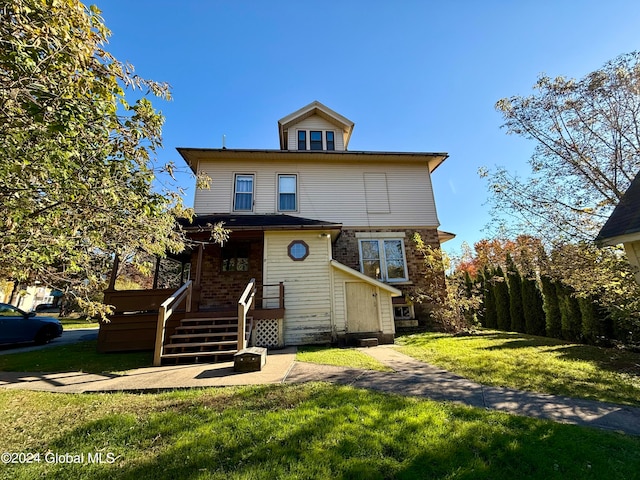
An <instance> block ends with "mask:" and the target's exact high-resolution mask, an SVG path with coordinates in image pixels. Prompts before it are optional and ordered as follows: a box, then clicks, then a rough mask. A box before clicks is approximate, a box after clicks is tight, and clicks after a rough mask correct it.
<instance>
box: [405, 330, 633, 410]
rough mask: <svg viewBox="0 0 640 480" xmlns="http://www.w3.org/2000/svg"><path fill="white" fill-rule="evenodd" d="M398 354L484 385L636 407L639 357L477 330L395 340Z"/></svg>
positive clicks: (549, 340) (524, 336)
mask: <svg viewBox="0 0 640 480" xmlns="http://www.w3.org/2000/svg"><path fill="white" fill-rule="evenodd" d="M396 343H398V344H400V345H402V347H401V348H400V351H401V352H403V353H405V354H407V355H410V356H412V357H414V358H417V359H419V360H422V361H425V362H427V363H430V364H432V365H437V366H439V367H442V368H445V369H447V370H450V371H452V372H455V373H457V374H459V375H462V376H464V377H466V378H468V379H470V380H474V381H476V382H479V383H483V384H485V385H495V386H503V387H511V388H518V389H522V390H530V391H535V392H542V393H551V394H557V395H568V396H572V397H580V398H588V399H594V400H600V401H607V402H615V403H623V404H629V405H635V406H638V405H640V354H638V353H633V352H628V351H622V350H619V349H610V348H599V347H593V346H588V345H579V344H572V343H567V342H563V341H560V340H555V339H551V338H545V337H534V336H528V335H523V334H517V333H509V332H497V331H491V330H481V331H479V332H478V334H477V335H472V336H466V337H465V336H461V337H455V336H451V335H447V334H440V333H420V334H415V335H408V336H404V337H400V338H398V339H397V340H396Z"/></svg>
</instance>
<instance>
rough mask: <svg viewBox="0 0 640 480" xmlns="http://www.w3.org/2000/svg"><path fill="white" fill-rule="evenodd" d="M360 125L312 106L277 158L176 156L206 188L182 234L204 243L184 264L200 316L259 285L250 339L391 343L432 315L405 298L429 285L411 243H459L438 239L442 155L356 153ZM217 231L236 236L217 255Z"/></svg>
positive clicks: (192, 151) (252, 153)
mask: <svg viewBox="0 0 640 480" xmlns="http://www.w3.org/2000/svg"><path fill="white" fill-rule="evenodd" d="M353 127H354V123H353V122H352V121H350V120H348V119H347V118H345V117H343V116H342V115H340V114H338V113H336V112H334V111H333V110H331V109H329V108H327V107H326V106H324V105H322V104H321V103H319V102H313V103H311V104H309V105H307V106H305V107H303V108H301V109H300V110H298V111H296V112H294V113H292V114H290V115H287V116H286V117H284V118H282V119H281V120H280V121H279V122H278V133H279V139H280V149H278V150H264V149H261V150H259V149H255V150H253V149H227V148H221V149H211V148H178V151H179V153H180V155H182V157H183V158H184V160H185V161H186V162H187V164H188V165H189V166H190V168H191V169H192V170H193V172H194V173H197V174H205V175H208V176H209V177H210V179H211V182H210V189H199V190H197V192H196V195H195V201H194V208H195V212H196V218H195V220H194V222H193V223H189V224H187V223H184V224H183V227H184V228H185V230H186V231H187V232H188V235H189V236H190V237H191V238H192V239H194V240H195V241H198V242H201V243H200V248H198V249H196V250H194V251H193V252H191V253H190V254H187V256H186V257H183V258H182V261H183V262H184V263H189V264H190V265H191V269H190V271H191V279H192V281H193V283H194V285H193V290H194V293H193V298H194V300H193V304H194V307H193V308H194V310H197V311H198V312H204V311H207V312H230V311H233V310H234V309H235V308H236V306H237V303H238V299H239V298H240V296H241V295H242V293H243V291H244V290H245V288H246V286H247V284H248V282H249V281H250V279H252V278H255V279H256V281H257V283H258V287H257V288H258V291H257V294H256V298H257V299H258V300H257V302H256V312H254V313H253V317H254V318H256V322H257V326H256V327H255V331H254V334H255V335H254V338H258V339H260V338H266V337H269V335H271V334H268V333H265V332H266V331H267V330H269V331H271V332H272V335H274V336H276V337H277V338H278V339H277V341H276V340H273V339H272V340H269V341H266V340H262V343H265V342H266V343H267V344H269V343H271V344H273V343H275V344H279V345H282V344H285V345H302V344H310V343H327V342H351V341H353V340H354V339H356V338H362V337H375V338H377V339H378V341H379V342H383V343H391V342H393V339H394V334H395V331H396V326H410V325H417V319H418V318H422V317H425V316H426V314H427V313H426V311H425V309H424V308H422V307H421V306H419V305H412V304H411V302H410V301H408V299H407V298H405V294H406V293H407V292H409V291H410V290H411V289H415V288H419V287H420V286H421V281H422V272H421V269H422V259H421V256H420V255H419V253H418V252H417V251H416V248H415V245H414V242H413V240H412V238H413V235H414V233H419V234H420V235H421V236H422V238H423V239H424V241H425V243H427V244H430V245H433V246H436V247H439V246H440V242H441V241H444V240H447V239H449V238H452V237H453V235H451V234H447V233H444V232H440V231H439V230H438V226H439V221H438V217H437V214H436V206H435V201H434V196H433V188H432V184H431V173H432V172H433V171H434V170H435V169H436V168H437V167H438V166H439V165H440V164H441V163H442V162H443V161H444V160H445V159H446V158H447V154H446V153H419V152H371V151H349V150H347V147H348V144H349V140H350V138H351V134H352V132H353ZM218 222H224V227H225V228H227V229H230V230H231V234H230V238H229V240H228V241H227V242H226V243H225V244H224V246H222V247H221V246H219V245H216V244H213V243H212V242H208V239H209V235H208V232H207V225H211V224H216V223H218ZM110 298H111V297H110ZM270 308H272V309H274V310H275V312H277V313H275V312H274V313H272V314H266V313H265V312H266V311H267V310H269V309H270ZM260 309H263V310H261V312H262V313H259V312H258V310H260ZM258 343H260V340H259V341H258Z"/></svg>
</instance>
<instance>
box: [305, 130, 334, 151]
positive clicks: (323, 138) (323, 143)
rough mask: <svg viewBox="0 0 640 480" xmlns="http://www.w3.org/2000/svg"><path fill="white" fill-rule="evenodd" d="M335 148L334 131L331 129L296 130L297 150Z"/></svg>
mask: <svg viewBox="0 0 640 480" xmlns="http://www.w3.org/2000/svg"><path fill="white" fill-rule="evenodd" d="M307 139H308V140H309V141H308V142H307ZM335 149H336V142H335V132H334V131H333V130H298V150H335Z"/></svg>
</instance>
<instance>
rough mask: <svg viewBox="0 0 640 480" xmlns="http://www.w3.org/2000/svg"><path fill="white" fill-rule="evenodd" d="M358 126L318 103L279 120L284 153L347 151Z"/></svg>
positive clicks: (313, 103)
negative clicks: (354, 129)
mask: <svg viewBox="0 0 640 480" xmlns="http://www.w3.org/2000/svg"><path fill="white" fill-rule="evenodd" d="M354 125H355V124H354V123H353V122H352V121H351V120H349V119H348V118H346V117H343V116H342V115H340V114H339V113H337V112H334V111H333V110H331V109H330V108H329V107H327V106H325V105H323V104H321V103H320V102H318V101H314V102H311V103H310V104H309V105H307V106H305V107H302V108H301V109H300V110H296V111H295V112H293V113H291V114H289V115H287V116H286V117H284V118H281V119H280V120H279V121H278V133H279V136H280V149H281V150H319V151H321V150H325V151H331V150H335V151H345V150H347V146H348V145H349V139H350V138H351V132H352V131H353V126H354Z"/></svg>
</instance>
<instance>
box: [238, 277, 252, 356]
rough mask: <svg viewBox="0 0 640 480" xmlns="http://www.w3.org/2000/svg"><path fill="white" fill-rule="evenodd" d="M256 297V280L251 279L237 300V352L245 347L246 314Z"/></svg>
mask: <svg viewBox="0 0 640 480" xmlns="http://www.w3.org/2000/svg"><path fill="white" fill-rule="evenodd" d="M255 296H256V279H255V278H252V279H251V280H250V281H249V283H248V284H247V286H246V287H245V289H244V292H242V295H241V296H240V300H238V351H240V350H244V349H245V348H246V347H247V339H246V331H247V312H248V311H249V308H251V304H252V303H253V299H254V297H255Z"/></svg>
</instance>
